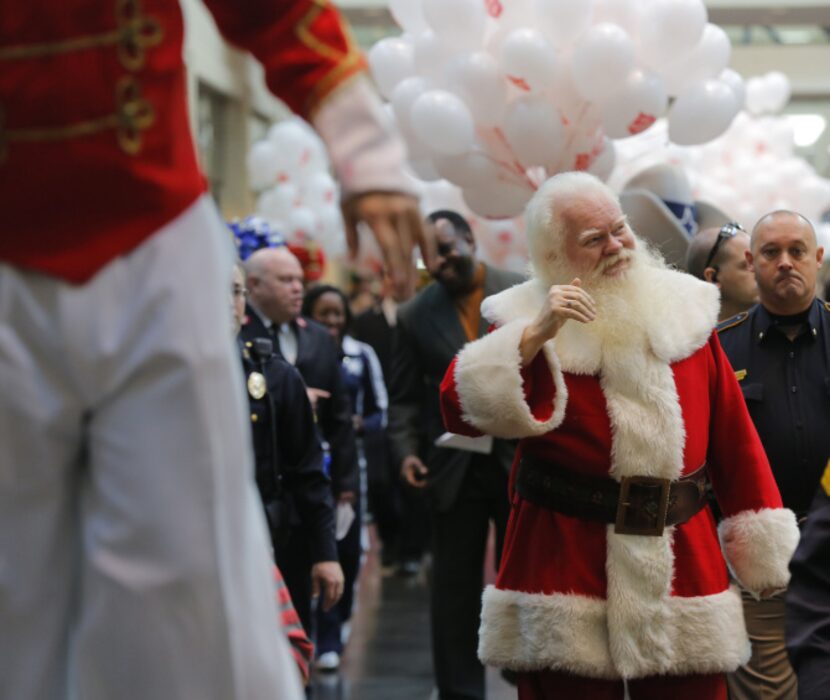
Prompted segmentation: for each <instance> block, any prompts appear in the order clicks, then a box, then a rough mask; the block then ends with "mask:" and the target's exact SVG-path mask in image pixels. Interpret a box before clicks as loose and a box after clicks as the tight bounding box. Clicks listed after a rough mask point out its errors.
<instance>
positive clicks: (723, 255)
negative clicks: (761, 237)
mask: <svg viewBox="0 0 830 700" xmlns="http://www.w3.org/2000/svg"><path fill="white" fill-rule="evenodd" d="M748 250H749V234H748V233H747V232H746V231H745V230H744V229H743V228H742V227H741V225H740V224H737V223H734V222H732V223H728V224H724V225H723V226H721V227H720V228H717V227H713V228H707V229H704V230H702V231H699V232H698V233H697V234H696V235H695V236H694V238H692V241H691V243H690V244H689V251H688V253H687V254H686V269H687V270H688V271H689V274H692V275H694V276H695V277H697V278H698V279H702V280H704V281H706V282H711V283H712V284H714V285H715V286H717V288H718V289H720V314H719V315H718V321H723V320H725V319H727V318H732V317H733V316H735V315H737V314H739V313H741V311H747V310H748V309H749V308H751V307H752V306H753V305H754V304H757V303H758V285H757V284H756V282H755V276H754V275H753V274H752V270H751V269H750V268H749V262H748V261H747V259H746V252H747V251H748Z"/></svg>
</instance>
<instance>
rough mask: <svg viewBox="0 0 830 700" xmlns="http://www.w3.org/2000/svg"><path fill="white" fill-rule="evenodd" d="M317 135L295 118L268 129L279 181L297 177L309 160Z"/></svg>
mask: <svg viewBox="0 0 830 700" xmlns="http://www.w3.org/2000/svg"><path fill="white" fill-rule="evenodd" d="M315 139H317V136H315V135H313V134H312V133H309V130H308V128H307V127H305V126H302V125H301V124H300V123H298V121H295V120H293V119H290V120H286V121H284V122H279V123H278V124H275V125H274V126H272V127H271V128H270V129H269V130H268V141H269V142H270V143H271V144H272V145H273V146H274V149H275V154H276V158H275V160H274V166H275V169H276V178H277V181H278V182H287V181H288V180H292V179H296V177H297V176H298V174H299V170H300V168H301V167H302V165H303V163H305V162H307V161H308V159H309V156H310V152H311V150H312V149H313V148H314V145H313V144H314V143H315Z"/></svg>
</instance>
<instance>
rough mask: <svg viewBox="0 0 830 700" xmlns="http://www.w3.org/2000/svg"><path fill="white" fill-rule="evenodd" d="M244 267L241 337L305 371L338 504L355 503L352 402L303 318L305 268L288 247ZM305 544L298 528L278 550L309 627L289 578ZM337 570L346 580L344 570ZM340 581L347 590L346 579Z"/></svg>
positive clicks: (315, 329)
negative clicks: (267, 342) (259, 341)
mask: <svg viewBox="0 0 830 700" xmlns="http://www.w3.org/2000/svg"><path fill="white" fill-rule="evenodd" d="M245 267H246V270H247V271H248V278H247V280H246V284H247V288H248V301H249V303H248V306H247V308H246V313H247V318H246V320H245V324H244V326H243V327H242V330H241V337H242V338H243V339H244V340H246V341H253V340H254V339H255V338H262V337H266V338H270V339H272V340H273V348H274V353H275V354H277V355H279V357H280V358H281V359H283V360H285V361H286V362H288V363H289V364H291V365H293V366H294V367H295V368H296V369H297V371H298V372H299V373H300V376H301V377H302V378H303V381H304V382H305V384H306V393H307V394H308V396H309V399H310V400H311V402H312V407H313V408H314V414H315V416H316V419H317V426H318V428H319V433H320V435H321V437H322V438H323V439H324V440H325V442H326V444H327V446H328V457H329V461H328V465H329V472H328V473H329V476H330V477H331V491H332V494H333V496H334V500H335V502H336V503H344V504H345V503H353V504H354V503H355V502H356V499H357V495H358V490H359V488H360V477H359V472H358V463H357V449H356V445H355V435H354V428H353V425H352V410H351V401H350V399H349V395H348V392H347V391H346V386H345V383H344V381H343V376H342V373H341V370H340V358H339V357H338V354H337V348H336V347H335V345H334V343H333V342H332V339H331V336H330V335H329V333H328V331H327V330H326V329H325V328H323V326H321V325H319V324H317V323H315V322H314V321H310V320H306V319H305V318H303V317H302V316H300V310H301V308H302V301H303V284H302V283H303V269H302V267H301V265H300V263H299V261H298V260H297V258H296V257H295V256H294V255H293V254H292V253H291V252H290V251H289V250H288V249H287V248H285V247H277V248H262V249H259V250H256V251H254V252H253V253H252V254H251V256H250V257H249V258H248V259H247V260H246V261H245ZM304 540H305V532H304V529H299V530H297V529H295V531H294V536H293V537H292V538H291V540H290V541H289V542H288V544H287V545H286V546H285V547H284V548H281V549H280V550H279V551H278V552H277V560H278V561H279V562H280V568H281V569H283V562H286V564H285V569H284V570H283V573H284V574H285V579H286V583H287V584H288V586H289V589H290V590H291V595H292V598H294V604H295V606H296V608H297V612H298V613H299V615H300V619H302V620H303V624H305V625H309V626H310V622H311V601H310V599H309V600H304V599H302V598H299V597H297V596H295V595H294V589H292V588H291V586H292V581H291V580H290V578H289V576H290V573H289V571H290V570H300V569H303V568H307V567H308V564H307V561H308V555H309V548H310V547H309V545H308V544H307V543H306V542H305V541H304ZM288 562H290V565H289V563H288ZM304 562H305V563H304ZM338 572H339V573H340V575H341V576H342V571H341V570H340V569H339V567H338ZM324 573H325V572H324ZM340 581H341V587H342V579H340ZM324 583H325V582H324Z"/></svg>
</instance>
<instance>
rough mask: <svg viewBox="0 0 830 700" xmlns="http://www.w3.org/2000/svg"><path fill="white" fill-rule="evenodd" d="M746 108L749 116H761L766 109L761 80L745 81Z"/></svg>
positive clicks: (763, 87)
mask: <svg viewBox="0 0 830 700" xmlns="http://www.w3.org/2000/svg"><path fill="white" fill-rule="evenodd" d="M746 108H747V111H748V112H749V113H750V114H756V115H757V114H761V113H762V112H763V111H764V110H765V109H766V94H765V85H764V81H763V79H762V78H750V79H749V80H747V81H746Z"/></svg>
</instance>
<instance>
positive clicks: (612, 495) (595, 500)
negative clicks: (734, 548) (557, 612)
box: [516, 455, 708, 536]
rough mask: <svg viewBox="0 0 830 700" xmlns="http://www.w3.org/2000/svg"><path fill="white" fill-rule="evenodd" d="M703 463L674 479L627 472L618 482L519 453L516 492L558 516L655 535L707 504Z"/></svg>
mask: <svg viewBox="0 0 830 700" xmlns="http://www.w3.org/2000/svg"><path fill="white" fill-rule="evenodd" d="M707 489H708V481H707V478H706V464H705V463H704V464H703V465H702V466H700V467H699V468H698V469H696V470H695V471H694V472H692V473H691V474H688V475H687V476H684V477H682V478H681V479H679V480H678V481H670V480H669V479H658V478H655V477H650V476H627V477H623V479H622V480H621V481H616V480H614V479H611V478H608V477H601V476H590V475H587V474H580V473H578V472H574V471H572V470H570V469H566V468H564V467H560V466H558V465H556V464H553V463H552V462H550V461H548V460H545V459H541V458H539V457H534V456H533V455H523V456H522V460H521V463H520V464H519V471H518V474H517V476H516V491H517V492H518V494H519V496H521V497H522V498H523V499H525V500H526V501H530V502H531V503H533V504H535V505H538V506H542V507H543V508H548V509H550V510H554V511H556V512H557V513H562V514H563V515H569V516H571V517H575V518H583V519H585V520H598V521H600V522H603V523H613V524H614V532H616V533H618V534H621V535H651V536H659V535H662V534H663V530H664V529H665V528H666V526H667V525H679V524H680V523H685V522H686V521H687V520H689V519H690V518H691V517H692V516H693V515H695V514H696V513H697V512H698V511H700V510H701V509H702V508H703V507H704V506H705V505H706V502H707V499H706V494H707Z"/></svg>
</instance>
